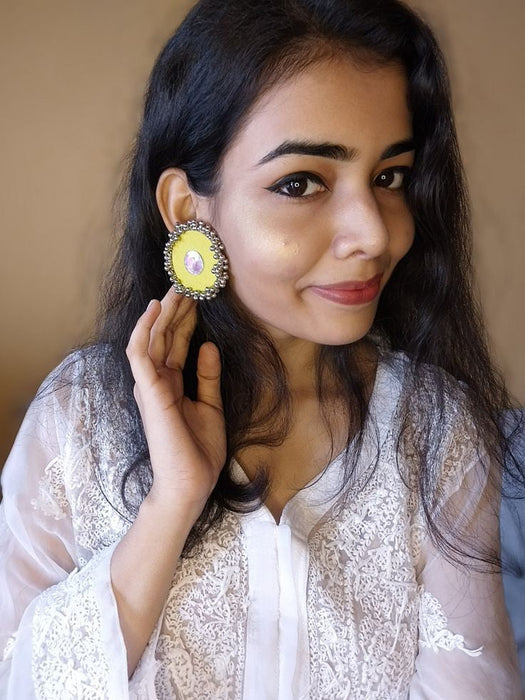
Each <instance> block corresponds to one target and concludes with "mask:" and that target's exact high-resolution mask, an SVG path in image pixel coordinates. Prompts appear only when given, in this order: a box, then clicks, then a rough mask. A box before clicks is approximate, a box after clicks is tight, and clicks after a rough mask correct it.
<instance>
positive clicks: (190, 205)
mask: <svg viewBox="0 0 525 700" xmlns="http://www.w3.org/2000/svg"><path fill="white" fill-rule="evenodd" d="M155 195H156V199H157V206H158V207H159V211H160V213H161V216H162V219H163V221H164V224H165V225H166V228H167V229H168V231H170V232H171V231H173V230H174V228H175V226H176V225H177V224H178V223H180V222H181V221H186V220H188V219H194V218H196V202H195V201H194V200H195V194H194V193H193V192H192V190H191V187H190V186H189V183H188V178H187V177H186V173H185V172H184V170H181V169H180V168H168V169H167V170H164V172H163V173H162V175H161V176H160V178H159V181H158V184H157V189H156V192H155Z"/></svg>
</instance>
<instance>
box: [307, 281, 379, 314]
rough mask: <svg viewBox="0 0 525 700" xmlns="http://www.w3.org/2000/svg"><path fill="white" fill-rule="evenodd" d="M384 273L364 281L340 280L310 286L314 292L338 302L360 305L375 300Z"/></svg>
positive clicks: (347, 304)
mask: <svg viewBox="0 0 525 700" xmlns="http://www.w3.org/2000/svg"><path fill="white" fill-rule="evenodd" d="M382 277H383V275H382V274H379V275H375V277H372V278H371V279H369V280H366V281H364V282H339V283H337V284H328V285H320V286H313V287H310V289H311V290H312V292H313V293H314V294H317V295H318V296H320V297H323V298H324V299H328V300H329V301H333V302H335V303H337V304H345V305H346V306H358V305H359V304H368V303H369V302H371V301H373V300H374V299H375V298H376V297H377V295H378V294H379V291H380V289H381V279H382Z"/></svg>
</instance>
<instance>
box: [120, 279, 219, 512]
mask: <svg viewBox="0 0 525 700" xmlns="http://www.w3.org/2000/svg"><path fill="white" fill-rule="evenodd" d="M195 324H196V313H195V302H194V301H193V300H192V299H188V298H187V297H184V296H181V295H178V294H176V293H175V292H174V291H173V290H172V289H170V291H169V292H168V293H167V294H166V296H165V297H164V298H163V299H162V301H161V302H159V301H157V300H153V301H152V302H150V304H149V306H148V308H147V310H146V311H145V312H144V314H143V315H142V316H141V317H140V318H139V320H138V321H137V325H136V326H135V329H134V330H133V333H132V334H131V338H130V341H129V344H128V347H127V349H126V354H127V356H128V359H129V362H130V365H131V371H132V372H133V377H134V378H135V382H136V384H135V388H134V395H135V399H136V401H137V404H138V407H139V410H140V415H141V417H142V422H143V424H144V430H145V433H146V439H147V442H148V447H149V452H150V458H151V466H152V470H153V485H152V488H151V490H150V493H149V494H148V497H147V498H148V500H149V501H154V502H155V503H156V504H158V505H162V506H165V507H167V508H168V509H171V511H172V512H173V510H174V509H176V508H181V507H182V508H186V509H189V511H190V512H191V513H192V516H193V517H194V520H196V519H197V518H198V516H199V515H200V513H201V512H202V509H203V507H204V505H205V503H206V500H207V499H208V497H209V495H210V493H211V492H212V490H213V487H214V486H215V484H216V482H217V479H218V477H219V473H220V471H221V468H222V467H223V465H224V460H225V458H226V432H225V426H224V414H223V410H222V400H221V393H220V373H221V362H220V356H219V351H218V349H217V347H216V346H215V345H214V344H213V343H204V344H203V345H202V347H201V348H200V351H199V356H198V361H197V381H198V384H197V400H196V401H192V400H191V399H189V398H188V397H187V396H185V395H184V383H183V376H182V370H183V367H184V363H185V362H186V356H187V354H188V347H189V343H190V339H191V336H192V335H193V331H194V329H195Z"/></svg>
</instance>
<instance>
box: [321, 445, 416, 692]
mask: <svg viewBox="0 0 525 700" xmlns="http://www.w3.org/2000/svg"><path fill="white" fill-rule="evenodd" d="M390 449H393V446H392V445H390V448H389V449H387V450H386V454H383V455H382V457H381V461H380V463H379V465H378V468H377V469H376V471H375V473H374V475H373V476H372V478H371V479H370V480H369V481H368V483H367V484H366V486H365V487H364V488H363V489H361V490H359V491H358V492H357V493H356V494H355V497H354V496H352V501H351V503H350V504H347V505H345V506H344V507H343V508H341V507H336V508H335V509H333V511H332V513H331V514H329V515H328V516H327V517H325V518H324V520H323V522H322V523H320V524H319V525H318V526H317V528H316V530H315V532H314V533H313V534H312V536H311V539H310V575H309V583H308V618H309V621H308V626H309V637H310V654H311V668H312V674H311V681H312V684H311V691H310V694H311V695H310V696H311V697H312V698H316V700H317V699H318V700H324V699H326V700H328V699H329V698H330V699H332V698H334V697H337V698H352V699H353V700H354V699H355V700H358V699H359V698H363V699H364V698H370V697H374V698H377V699H378V700H381V699H382V698H384V699H385V700H386V699H388V700H391V699H392V698H397V697H406V694H407V691H408V686H409V683H410V678H411V676H412V674H413V671H414V659H415V656H416V653H417V636H418V635H417V609H418V586H417V583H416V580H415V571H414V561H413V559H414V550H417V549H418V547H419V546H420V542H421V535H420V532H419V528H418V527H414V526H413V525H412V523H411V516H412V512H411V511H412V510H413V508H414V507H415V503H414V500H413V498H412V497H410V496H409V494H408V493H407V489H406V487H405V486H404V485H403V483H402V482H401V479H400V477H399V475H398V474H397V472H396V471H395V469H394V468H391V467H389V464H394V463H395V462H394V461H393V460H392V454H390ZM334 571H339V572H341V574H340V575H339V576H334V575H333V572H334Z"/></svg>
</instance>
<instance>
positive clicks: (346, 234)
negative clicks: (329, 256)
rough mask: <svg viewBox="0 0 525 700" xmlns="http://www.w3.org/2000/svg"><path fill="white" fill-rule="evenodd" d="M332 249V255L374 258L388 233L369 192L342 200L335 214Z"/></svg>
mask: <svg viewBox="0 0 525 700" xmlns="http://www.w3.org/2000/svg"><path fill="white" fill-rule="evenodd" d="M335 231H336V233H335V234H334V236H333V238H332V251H333V254H334V255H335V257H336V258H339V259H344V258H348V257H350V256H360V257H364V258H377V257H379V256H380V255H382V254H383V253H384V252H385V250H386V248H387V246H388V241H389V233H388V229H387V226H386V224H385V221H384V219H383V216H382V214H381V211H380V209H379V207H378V204H377V201H376V199H375V198H374V196H373V195H372V194H371V193H363V194H360V195H356V196H354V197H352V198H351V200H348V201H347V202H345V205H344V206H343V207H341V210H340V212H339V214H338V216H337V222H336V226H335Z"/></svg>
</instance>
